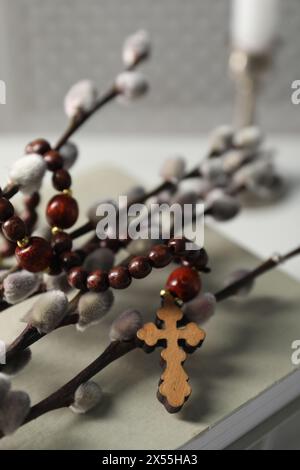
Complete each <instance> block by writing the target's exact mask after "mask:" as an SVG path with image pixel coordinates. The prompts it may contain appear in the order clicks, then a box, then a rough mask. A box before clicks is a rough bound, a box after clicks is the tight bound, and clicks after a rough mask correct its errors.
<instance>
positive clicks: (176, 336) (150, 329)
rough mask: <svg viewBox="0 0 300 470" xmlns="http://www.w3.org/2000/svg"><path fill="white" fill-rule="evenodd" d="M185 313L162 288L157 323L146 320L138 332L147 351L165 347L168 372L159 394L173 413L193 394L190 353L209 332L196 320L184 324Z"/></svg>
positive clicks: (165, 371)
mask: <svg viewBox="0 0 300 470" xmlns="http://www.w3.org/2000/svg"><path fill="white" fill-rule="evenodd" d="M182 319H183V312H182V310H181V308H180V307H179V304H178V301H177V300H176V299H175V298H174V296H173V295H172V294H170V293H169V292H165V291H162V307H161V308H160V309H159V310H158V311H157V322H156V323H157V324H154V323H146V324H145V325H144V326H143V328H141V329H140V330H139V331H138V332H137V337H138V339H139V340H140V341H141V343H142V345H143V347H144V349H145V350H146V352H151V351H153V350H154V348H155V347H156V346H160V347H163V350H162V352H161V358H162V362H163V367H164V371H163V373H162V375H161V377H160V382H159V388H158V393H157V397H158V399H159V401H161V402H162V403H163V405H164V406H165V408H166V410H167V411H168V412H169V413H176V412H178V411H179V410H180V409H181V408H182V406H183V405H184V403H185V401H186V400H187V399H188V398H189V396H190V395H191V392H192V389H191V387H190V385H189V384H188V380H189V377H188V375H187V373H186V372H185V370H184V368H183V363H184V361H185V359H186V357H187V353H192V352H194V351H195V349H196V348H197V347H200V346H201V345H202V343H203V341H204V339H205V332H204V331H203V330H201V328H199V326H198V325H197V324H196V323H187V324H186V325H183V326H180V325H178V322H180V321H181V320H182Z"/></svg>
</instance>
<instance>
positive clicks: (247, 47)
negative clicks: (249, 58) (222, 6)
mask: <svg viewBox="0 0 300 470" xmlns="http://www.w3.org/2000/svg"><path fill="white" fill-rule="evenodd" d="M278 16H279V0H233V2H232V25H231V33H232V41H233V45H234V47H236V48H238V49H241V50H243V51H245V52H249V53H253V54H263V53H265V52H267V51H268V50H270V48H271V46H272V44H273V42H274V39H275V37H276V26H277V22H278Z"/></svg>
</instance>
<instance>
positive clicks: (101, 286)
mask: <svg viewBox="0 0 300 470" xmlns="http://www.w3.org/2000/svg"><path fill="white" fill-rule="evenodd" d="M87 288H88V289H89V290H90V291H92V292H104V291H106V290H107V289H108V288H109V282H108V274H107V272H105V271H102V270H101V269H96V270H95V271H92V272H91V273H90V274H89V275H88V278H87Z"/></svg>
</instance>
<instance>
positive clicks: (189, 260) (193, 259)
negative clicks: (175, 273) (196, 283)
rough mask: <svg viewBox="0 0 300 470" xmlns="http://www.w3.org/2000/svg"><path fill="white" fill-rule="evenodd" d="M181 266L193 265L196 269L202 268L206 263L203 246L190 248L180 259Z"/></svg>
mask: <svg viewBox="0 0 300 470" xmlns="http://www.w3.org/2000/svg"><path fill="white" fill-rule="evenodd" d="M182 264H183V266H190V267H195V268H196V269H198V270H201V269H204V268H205V267H206V266H207V264H208V255H207V252H206V250H205V249H204V248H201V249H200V250H192V251H189V252H187V254H186V255H185V256H184V258H183V259H182Z"/></svg>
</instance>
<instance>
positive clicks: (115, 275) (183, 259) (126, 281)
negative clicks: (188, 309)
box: [67, 238, 208, 292]
mask: <svg viewBox="0 0 300 470" xmlns="http://www.w3.org/2000/svg"><path fill="white" fill-rule="evenodd" d="M185 243H186V241H185V240H184V239H180V238H172V239H170V240H169V241H168V242H167V244H158V245H155V246H153V247H152V249H151V250H150V252H149V254H148V256H133V257H130V260H129V261H128V263H126V262H123V263H122V264H121V265H119V266H115V267H113V268H111V269H110V270H109V271H108V272H106V271H103V270H101V269H97V270H94V271H91V272H88V271H87V270H85V269H84V268H82V267H80V266H76V267H72V268H71V269H69V270H68V271H67V275H68V282H69V284H70V286H71V287H73V288H75V289H79V290H82V291H86V290H89V291H92V292H104V291H106V290H107V289H109V288H110V287H111V288H113V289H126V288H127V287H129V286H130V284H131V282H132V279H143V278H145V277H147V276H148V275H149V274H150V273H151V271H152V268H156V269H159V268H164V267H166V266H167V265H169V264H170V263H171V262H172V261H176V262H180V263H182V264H183V265H184V266H189V267H193V268H195V269H196V270H199V271H206V269H207V263H208V256H207V253H206V251H205V250H204V249H203V248H201V249H198V250H193V251H186V250H185Z"/></svg>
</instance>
